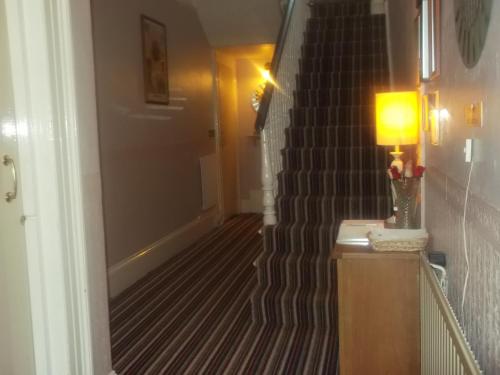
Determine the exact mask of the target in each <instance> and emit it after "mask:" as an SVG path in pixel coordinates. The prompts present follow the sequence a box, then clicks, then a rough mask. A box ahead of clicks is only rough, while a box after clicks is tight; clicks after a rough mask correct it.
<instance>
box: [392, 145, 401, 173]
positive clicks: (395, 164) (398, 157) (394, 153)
mask: <svg viewBox="0 0 500 375" xmlns="http://www.w3.org/2000/svg"><path fill="white" fill-rule="evenodd" d="M390 154H391V156H392V157H393V158H394V160H393V161H392V163H391V168H392V167H396V168H397V169H398V171H399V172H402V171H403V160H401V156H403V152H402V151H399V150H396V151H391V153H390Z"/></svg>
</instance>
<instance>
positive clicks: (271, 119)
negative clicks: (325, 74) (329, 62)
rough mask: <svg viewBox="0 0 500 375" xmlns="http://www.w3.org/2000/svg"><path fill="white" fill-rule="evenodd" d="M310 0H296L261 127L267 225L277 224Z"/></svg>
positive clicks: (263, 189) (264, 210) (263, 185)
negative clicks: (277, 201) (280, 184)
mask: <svg viewBox="0 0 500 375" xmlns="http://www.w3.org/2000/svg"><path fill="white" fill-rule="evenodd" d="M308 3H309V2H308V1H307V0H295V6H294V8H293V14H292V16H291V19H290V24H289V26H288V30H287V33H286V39H285V41H284V44H283V46H282V48H283V52H282V54H281V58H280V62H279V69H278V72H277V74H275V75H274V81H275V82H276V87H275V89H274V91H273V95H272V97H271V100H270V104H269V111H268V113H267V117H266V119H265V126H264V129H263V130H261V153H262V161H261V162H262V191H263V205H264V209H263V213H264V225H274V224H276V209H275V197H276V195H277V193H278V191H277V188H278V178H277V176H278V173H279V172H280V171H281V170H282V169H283V162H282V159H281V150H282V149H283V148H284V147H285V129H286V128H287V127H288V126H289V125H290V109H291V108H293V90H294V89H295V77H296V75H297V74H298V73H299V59H300V58H301V47H302V43H303V41H304V32H305V30H306V23H307V20H308V19H309V16H310V10H309V6H308Z"/></svg>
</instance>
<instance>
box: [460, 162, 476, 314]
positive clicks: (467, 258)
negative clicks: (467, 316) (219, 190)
mask: <svg viewBox="0 0 500 375" xmlns="http://www.w3.org/2000/svg"><path fill="white" fill-rule="evenodd" d="M473 169H474V162H471V163H470V169H469V178H468V179H467V188H466V189H465V201H464V217H463V220H462V230H463V235H464V253H465V264H466V272H465V281H464V289H463V292H462V316H463V314H464V304H465V294H466V293H467V284H468V282H469V249H468V245H467V232H466V226H465V219H466V216H467V205H468V203H469V192H470V181H471V177H472V170H473Z"/></svg>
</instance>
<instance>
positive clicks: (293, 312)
mask: <svg viewBox="0 0 500 375" xmlns="http://www.w3.org/2000/svg"><path fill="white" fill-rule="evenodd" d="M301 56H302V57H301V59H300V62H299V64H300V69H299V74H298V75H297V76H296V89H295V91H294V94H293V98H294V103H293V108H292V109H291V110H290V126H289V127H287V128H286V129H285V136H286V141H285V148H284V149H283V150H282V151H281V154H282V162H283V170H282V171H281V172H279V174H278V194H277V197H276V211H277V224H276V225H272V226H266V227H265V228H264V252H263V253H262V255H261V256H260V258H259V259H258V260H257V262H256V267H257V275H258V286H257V288H256V289H255V290H254V293H253V295H252V297H251V300H252V313H253V319H254V322H255V323H258V324H269V325H273V326H278V327H290V326H294V327H296V326H299V327H304V328H305V329H316V328H317V329H321V331H322V332H325V333H326V334H331V333H332V332H336V314H337V306H336V303H337V301H336V295H337V293H336V285H335V280H336V275H335V265H334V263H333V262H332V261H331V260H330V259H329V252H330V250H331V249H332V247H333V245H334V243H335V238H336V235H337V231H338V227H339V225H340V222H341V221H342V220H344V219H385V218H387V217H389V216H390V212H391V206H392V204H391V200H390V199H391V198H390V196H391V195H390V185H389V180H388V178H387V175H386V169H387V166H388V165H389V161H388V150H386V149H385V148H383V147H378V146H376V144H375V120H374V96H375V95H374V93H375V92H376V91H383V90H388V88H389V87H388V86H389V71H388V62H387V50H386V35H385V18H384V15H370V3H369V2H368V1H354V2H353V1H351V2H335V3H317V4H315V5H311V18H310V19H309V20H308V21H307V28H306V30H305V34H304V42H303V45H302V53H301Z"/></svg>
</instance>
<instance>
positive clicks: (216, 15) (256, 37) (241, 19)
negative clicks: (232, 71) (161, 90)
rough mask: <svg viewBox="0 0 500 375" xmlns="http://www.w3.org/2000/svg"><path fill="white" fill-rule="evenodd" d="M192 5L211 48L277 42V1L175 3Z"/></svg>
mask: <svg viewBox="0 0 500 375" xmlns="http://www.w3.org/2000/svg"><path fill="white" fill-rule="evenodd" d="M177 1H178V2H180V3H184V4H188V5H190V6H193V7H194V8H195V9H196V11H197V13H198V17H199V18H200V22H201V24H202V26H203V28H204V30H205V33H206V34H207V38H208V40H209V42H210V44H211V45H212V46H213V47H226V46H239V45H247V44H263V43H276V38H277V36H278V31H279V27H280V24H281V15H282V13H281V10H280V0H177Z"/></svg>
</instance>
